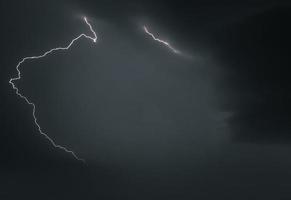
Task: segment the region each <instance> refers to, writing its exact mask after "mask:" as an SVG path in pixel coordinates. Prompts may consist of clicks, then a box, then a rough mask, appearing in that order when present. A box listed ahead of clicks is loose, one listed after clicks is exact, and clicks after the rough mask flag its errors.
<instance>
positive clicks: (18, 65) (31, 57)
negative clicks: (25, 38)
mask: <svg viewBox="0 0 291 200" xmlns="http://www.w3.org/2000/svg"><path fill="white" fill-rule="evenodd" d="M83 19H84V21H85V23H86V24H87V25H88V26H89V28H90V31H91V32H92V33H93V37H91V36H88V35H86V34H84V33H82V34H81V35H79V36H78V37H76V38H74V39H73V40H72V41H71V42H70V43H69V45H68V46H66V47H57V48H53V49H51V50H49V51H47V52H45V53H44V54H42V55H40V56H30V57H25V58H23V59H22V60H21V61H20V62H19V63H18V64H17V66H16V70H17V76H16V77H15V78H11V79H10V80H9V84H11V85H12V88H13V89H14V90H15V91H16V92H15V93H16V94H17V95H18V96H19V97H20V98H22V99H24V100H25V101H26V103H27V104H29V105H31V106H32V116H33V118H34V123H35V125H36V126H37V128H38V131H39V133H40V134H41V135H43V136H44V137H45V138H46V139H47V140H48V141H49V142H50V143H51V144H52V145H53V146H54V147H55V148H59V149H61V150H63V151H65V152H67V153H70V154H71V155H72V156H73V157H75V158H76V159H77V160H79V161H82V162H85V160H84V159H82V158H79V157H78V156H77V155H76V154H75V153H74V152H73V151H72V150H69V149H67V148H66V147H63V146H61V145H58V144H56V143H55V142H54V141H53V139H51V138H50V137H49V136H48V135H47V134H46V133H45V132H43V131H42V129H41V127H40V125H39V123H38V122H37V118H36V115H35V110H36V108H35V104H34V103H33V102H31V101H30V100H29V99H28V98H27V97H25V96H24V95H22V94H21V93H20V92H19V89H18V88H17V87H16V86H15V84H14V81H17V80H20V79H21V72H20V70H19V67H20V66H21V64H23V63H24V62H25V61H27V60H34V59H40V58H43V57H45V56H47V55H49V54H51V53H53V52H55V51H60V50H62V51H63V50H68V49H70V47H71V46H72V45H73V44H74V43H75V42H76V41H77V40H79V39H80V38H82V37H85V38H87V39H90V40H92V41H93V42H94V43H96V42H97V35H96V33H95V31H94V30H93V28H92V26H91V24H90V23H89V22H88V20H87V18H86V17H84V18H83Z"/></svg>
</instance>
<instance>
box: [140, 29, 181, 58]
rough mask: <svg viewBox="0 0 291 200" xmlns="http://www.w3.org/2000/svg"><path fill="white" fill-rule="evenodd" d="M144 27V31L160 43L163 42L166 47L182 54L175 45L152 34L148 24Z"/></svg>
mask: <svg viewBox="0 0 291 200" xmlns="http://www.w3.org/2000/svg"><path fill="white" fill-rule="evenodd" d="M143 29H144V31H145V32H146V33H147V34H148V35H150V36H151V37H152V38H153V39H154V40H155V41H157V42H159V43H162V44H163V45H165V46H166V47H168V48H169V49H171V51H173V52H174V53H176V54H180V53H181V52H180V51H179V50H177V49H175V48H174V47H172V46H171V45H170V43H169V42H167V41H164V40H161V39H159V38H157V37H155V36H154V34H152V33H151V32H150V31H149V30H148V28H147V27H146V26H143Z"/></svg>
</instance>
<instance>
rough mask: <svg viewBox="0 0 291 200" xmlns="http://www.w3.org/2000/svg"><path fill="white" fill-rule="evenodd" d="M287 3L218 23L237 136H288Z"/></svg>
mask: <svg viewBox="0 0 291 200" xmlns="http://www.w3.org/2000/svg"><path fill="white" fill-rule="evenodd" d="M290 17H291V16H290V14H289V7H283V6H278V7H274V8H272V9H269V10H267V11H265V12H263V13H260V14H257V15H254V16H250V17H248V18H246V19H244V20H242V21H241V22H239V23H236V24H233V25H229V26H225V27H222V28H221V30H220V31H219V33H218V35H217V37H216V39H217V38H219V39H217V40H218V41H219V44H225V45H224V50H222V53H220V54H221V59H222V60H223V61H222V62H224V67H225V68H224V70H225V76H224V77H223V79H224V80H223V82H224V86H226V98H225V102H224V104H225V108H226V110H228V111H229V112H232V114H233V115H232V117H230V119H229V124H230V126H231V128H233V131H234V132H235V133H234V134H235V136H234V137H235V138H236V139H239V140H247V141H255V142H289V141H290V134H289V132H290V131H289V130H290V123H289V122H290V119H291V116H290V92H289V91H290V86H291V85H290V81H289V71H290V69H289V66H290V56H289V51H288V49H289V47H290V44H291V43H290V38H289V35H290V29H289V27H288V26H287V24H288V21H289V19H290Z"/></svg>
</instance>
